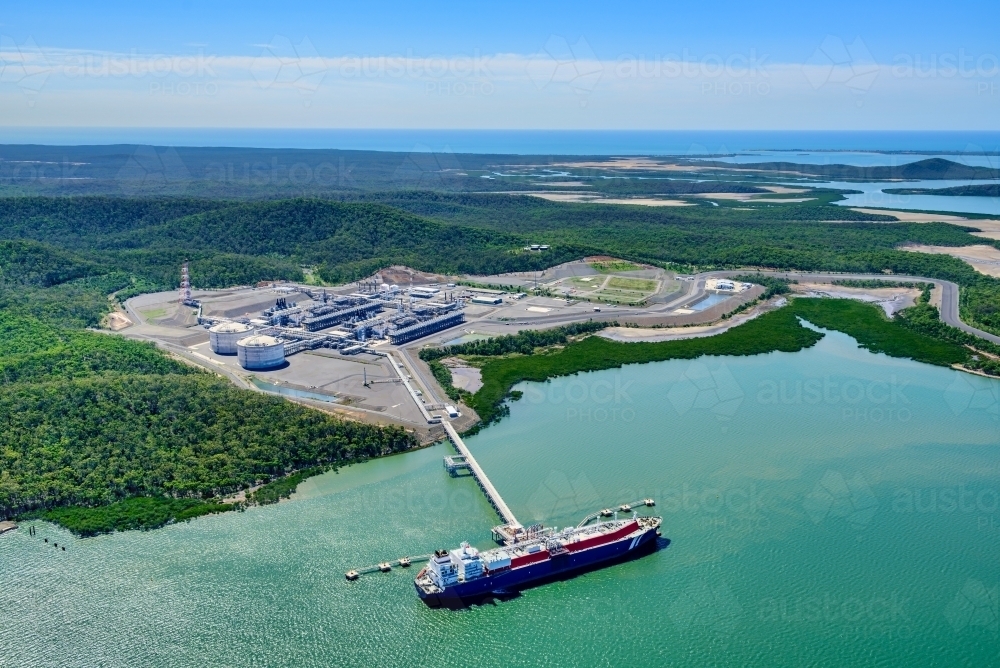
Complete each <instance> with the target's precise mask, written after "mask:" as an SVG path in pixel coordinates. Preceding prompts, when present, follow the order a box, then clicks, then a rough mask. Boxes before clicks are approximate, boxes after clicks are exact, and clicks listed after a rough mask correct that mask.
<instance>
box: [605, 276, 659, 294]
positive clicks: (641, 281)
mask: <svg viewBox="0 0 1000 668" xmlns="http://www.w3.org/2000/svg"><path fill="white" fill-rule="evenodd" d="M656 285H657V283H656V281H653V280H650V279H648V278H625V277H624V276H612V277H611V279H610V280H608V285H607V287H609V288H618V289H620V290H638V291H639V292H654V291H655V290H656Z"/></svg>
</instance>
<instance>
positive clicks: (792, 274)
mask: <svg viewBox="0 0 1000 668" xmlns="http://www.w3.org/2000/svg"><path fill="white" fill-rule="evenodd" d="M747 273H748V272H747V271H714V272H710V273H708V274H703V275H704V276H719V277H731V276H737V275H740V274H747ZM754 273H757V272H754ZM759 273H761V274H765V275H768V276H778V277H780V278H789V279H794V280H798V281H812V282H816V283H829V282H831V281H843V280H882V281H906V282H913V283H933V284H934V285H936V286H937V287H939V288H941V319H942V320H943V321H944V322H945V323H946V324H949V325H951V326H952V327H957V328H959V329H961V330H962V331H964V332H967V333H969V334H972V335H974V336H978V337H979V338H981V339H985V340H987V341H991V342H993V343H996V344H1000V336H996V335H995V334H990V333H989V332H984V331H983V330H981V329H976V328H975V327H972V326H971V325H966V324H965V323H964V322H962V320H961V318H959V317H958V285H956V284H955V283H952V282H951V281H942V280H941V279H938V278H925V277H923V276H899V275H896V274H893V275H891V276H889V275H886V274H834V273H812V272H798V271H762V272H759Z"/></svg>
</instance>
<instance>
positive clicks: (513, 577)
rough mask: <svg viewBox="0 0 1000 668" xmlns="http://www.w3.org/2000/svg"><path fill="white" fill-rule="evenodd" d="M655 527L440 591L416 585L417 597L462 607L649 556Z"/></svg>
mask: <svg viewBox="0 0 1000 668" xmlns="http://www.w3.org/2000/svg"><path fill="white" fill-rule="evenodd" d="M656 534H657V529H656V527H650V528H648V529H646V530H645V531H643V532H642V533H638V534H636V535H631V536H628V537H625V538H621V539H619V540H616V541H614V542H611V543H607V544H604V545H600V546H596V547H592V548H588V549H584V550H579V551H567V552H563V553H561V554H556V555H553V556H549V557H548V558H546V559H544V560H540V561H538V562H536V563H533V564H528V565H525V566H521V567H517V568H511V569H508V570H503V571H500V572H498V573H494V574H490V575H486V576H484V577H481V578H476V579H475V580H471V581H469V582H459V583H457V584H454V585H451V586H449V587H447V588H446V589H445V590H444V591H443V592H435V593H428V592H426V591H424V590H423V589H422V588H421V587H420V586H419V585H415V586H416V589H417V594H418V595H419V596H420V598H422V599H423V600H424V602H425V603H427V604H428V605H430V606H448V607H452V606H455V605H463V604H464V603H466V602H471V601H475V600H480V599H483V598H486V597H490V596H504V595H510V594H515V593H517V592H518V591H520V590H522V589H525V588H528V587H531V586H534V585H538V584H542V583H544V582H547V581H549V580H555V579H559V578H562V577H568V576H570V575H574V574H577V573H580V572H583V571H587V570H592V569H595V568H598V567H600V566H603V565H610V564H611V563H614V562H617V561H622V560H625V559H628V558H630V557H633V556H640V555H641V554H645V553H648V552H650V551H652V549H654V548H655V546H656V539H657V535H656Z"/></svg>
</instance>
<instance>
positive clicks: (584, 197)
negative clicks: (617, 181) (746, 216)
mask: <svg viewBox="0 0 1000 668" xmlns="http://www.w3.org/2000/svg"><path fill="white" fill-rule="evenodd" d="M522 194H525V195H531V196H532V197H540V198H542V199H546V200H549V201H550V202H577V203H584V204H633V205H638V206H695V205H694V204H692V203H691V202H683V201H681V200H679V199H653V198H651V197H636V198H628V199H624V198H611V197H601V196H600V195H594V194H591V193H539V192H525V193H522Z"/></svg>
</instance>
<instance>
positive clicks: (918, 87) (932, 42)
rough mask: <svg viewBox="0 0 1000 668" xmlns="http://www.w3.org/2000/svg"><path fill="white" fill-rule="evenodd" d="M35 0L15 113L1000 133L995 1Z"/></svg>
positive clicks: (8, 85)
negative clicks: (320, 0)
mask: <svg viewBox="0 0 1000 668" xmlns="http://www.w3.org/2000/svg"><path fill="white" fill-rule="evenodd" d="M539 4H541V3H521V2H507V3H491V4H486V3H481V4H480V3H468V2H465V3H442V2H436V3H421V4H420V5H417V4H416V3H393V2H382V3H308V2H296V3H287V4H284V5H281V4H276V3H273V2H269V3H259V2H240V3H235V2H214V3H196V2H170V3H135V2H129V3H125V2H102V3H79V2H74V3H68V2H47V3H19V4H17V5H13V4H8V5H7V6H6V7H5V8H4V11H3V13H2V15H0V67H2V69H0V115H2V120H0V125H5V126H23V127H28V126H31V127H54V126H123V125H124V126H156V127H287V128H306V127H369V128H374V127H393V128H414V127H424V128H606V129H734V130H741V129H768V130H771V129H798V130H805V129H831V130H833V129H839V130H851V129H906V130H920V129H939V130H941V129H954V130H969V129H1000V60H998V56H1000V37H998V33H997V26H998V25H1000V3H988V2H977V3H972V2H951V3H946V4H942V3H936V4H934V5H931V4H929V3H913V2H908V3H903V2H872V1H870V0H869V1H868V2H836V3H805V2H801V0H800V1H799V2H769V3H747V2H714V3H711V2H702V3H692V2H688V3H683V4H682V3H670V2H638V3H607V2H602V3H579V2H577V3H547V4H545V5H544V6H541V7H540V6H539Z"/></svg>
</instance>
